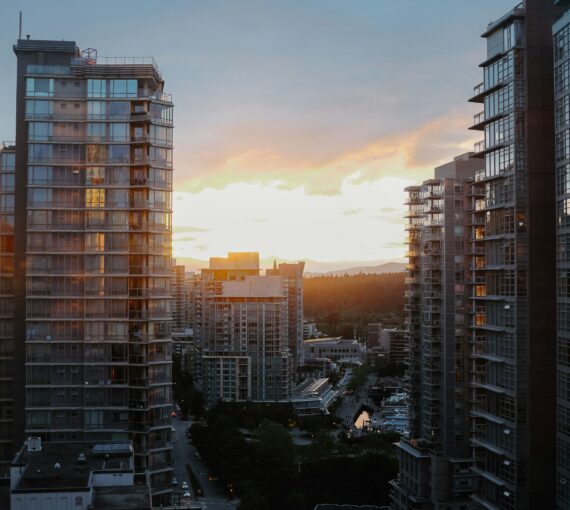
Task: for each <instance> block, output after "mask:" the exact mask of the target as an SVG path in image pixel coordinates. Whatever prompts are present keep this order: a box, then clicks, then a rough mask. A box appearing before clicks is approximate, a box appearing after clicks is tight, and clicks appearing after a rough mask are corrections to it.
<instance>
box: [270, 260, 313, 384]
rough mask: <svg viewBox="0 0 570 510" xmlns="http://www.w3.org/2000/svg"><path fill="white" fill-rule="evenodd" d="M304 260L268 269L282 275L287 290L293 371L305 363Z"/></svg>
mask: <svg viewBox="0 0 570 510" xmlns="http://www.w3.org/2000/svg"><path fill="white" fill-rule="evenodd" d="M304 269H305V263H304V262H297V263H296V264H291V263H288V264H279V266H278V267H277V264H274V265H273V269H268V270H266V272H265V274H266V275H268V276H280V277H281V278H282V279H283V284H284V285H285V290H286V292H287V320H288V335H289V352H290V353H291V356H292V360H293V372H294V374H295V377H296V372H297V369H298V368H299V367H300V366H301V365H302V364H303V335H304V332H303V329H304V326H303V271H304Z"/></svg>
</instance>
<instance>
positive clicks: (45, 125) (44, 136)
mask: <svg viewBox="0 0 570 510" xmlns="http://www.w3.org/2000/svg"><path fill="white" fill-rule="evenodd" d="M28 126H29V127H28V138H29V139H30V140H31V141H44V142H45V141H48V140H50V139H51V137H52V136H53V124H52V123H51V122H30V123H29V124H28Z"/></svg>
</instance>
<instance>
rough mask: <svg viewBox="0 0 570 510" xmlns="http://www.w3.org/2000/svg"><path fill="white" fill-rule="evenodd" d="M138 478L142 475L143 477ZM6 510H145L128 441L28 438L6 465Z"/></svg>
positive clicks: (145, 489)
mask: <svg viewBox="0 0 570 510" xmlns="http://www.w3.org/2000/svg"><path fill="white" fill-rule="evenodd" d="M143 480H144V478H143ZM10 500H11V501H10V508H11V509H12V510H28V509H42V510H43V509H45V510H48V509H49V510H51V509H57V510H98V509H105V510H151V509H152V505H151V498H150V487H149V486H148V484H147V483H145V482H144V481H143V482H141V483H136V482H135V468H134V453H133V446H132V444H131V443H124V442H121V443H115V442H106V443H85V442H81V443H72V442H62V443H60V442H50V443H43V444H42V442H41V440H40V438H36V437H30V438H28V440H27V441H26V443H25V444H24V446H23V447H22V449H21V450H20V451H19V452H18V454H17V455H16V457H15V459H14V460H13V462H12V465H11V468H10Z"/></svg>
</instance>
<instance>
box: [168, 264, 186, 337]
mask: <svg viewBox="0 0 570 510" xmlns="http://www.w3.org/2000/svg"><path fill="white" fill-rule="evenodd" d="M172 273H173V276H172V298H173V301H172V318H173V321H172V327H173V328H174V329H175V330H177V331H183V330H185V329H186V328H187V327H188V316H189V312H188V280H187V278H186V266H184V265H181V264H176V261H175V260H173V263H172Z"/></svg>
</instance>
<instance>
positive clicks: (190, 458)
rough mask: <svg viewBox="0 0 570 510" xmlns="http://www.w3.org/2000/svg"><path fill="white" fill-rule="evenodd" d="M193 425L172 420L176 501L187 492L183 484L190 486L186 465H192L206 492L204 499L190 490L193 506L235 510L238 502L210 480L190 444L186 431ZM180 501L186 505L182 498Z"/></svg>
mask: <svg viewBox="0 0 570 510" xmlns="http://www.w3.org/2000/svg"><path fill="white" fill-rule="evenodd" d="M191 424H192V422H191V421H182V420H181V419H180V418H179V417H176V418H174V417H173V418H172V426H173V427H174V429H175V432H173V433H172V454H173V460H174V474H173V476H174V477H175V478H176V479H177V480H178V485H177V486H176V487H175V488H174V494H175V499H174V501H176V498H177V496H176V494H180V495H182V494H183V493H184V492H185V491H184V490H182V488H181V486H182V482H187V483H188V485H190V478H189V476H188V472H187V470H186V464H190V466H191V467H192V471H194V474H195V475H196V478H198V480H199V482H200V484H201V485H202V490H203V491H204V495H203V497H200V498H196V494H195V492H194V488H192V489H191V490H190V493H191V494H192V498H191V502H192V506H198V505H197V503H200V504H201V505H202V508H203V509H204V510H234V509H235V508H236V507H237V501H235V500H233V501H232V500H230V499H228V497H227V496H226V494H225V493H224V492H223V489H222V488H221V487H220V486H219V485H218V483H216V482H214V481H210V480H208V468H207V467H206V465H205V464H204V463H203V462H202V461H201V460H199V459H198V458H197V457H196V448H194V446H192V445H191V444H189V442H188V438H187V437H186V429H187V428H188V427H189V426H190V425H191ZM180 501H181V504H182V505H184V503H183V501H184V500H183V499H182V498H181V500H180ZM181 508H184V506H181Z"/></svg>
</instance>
